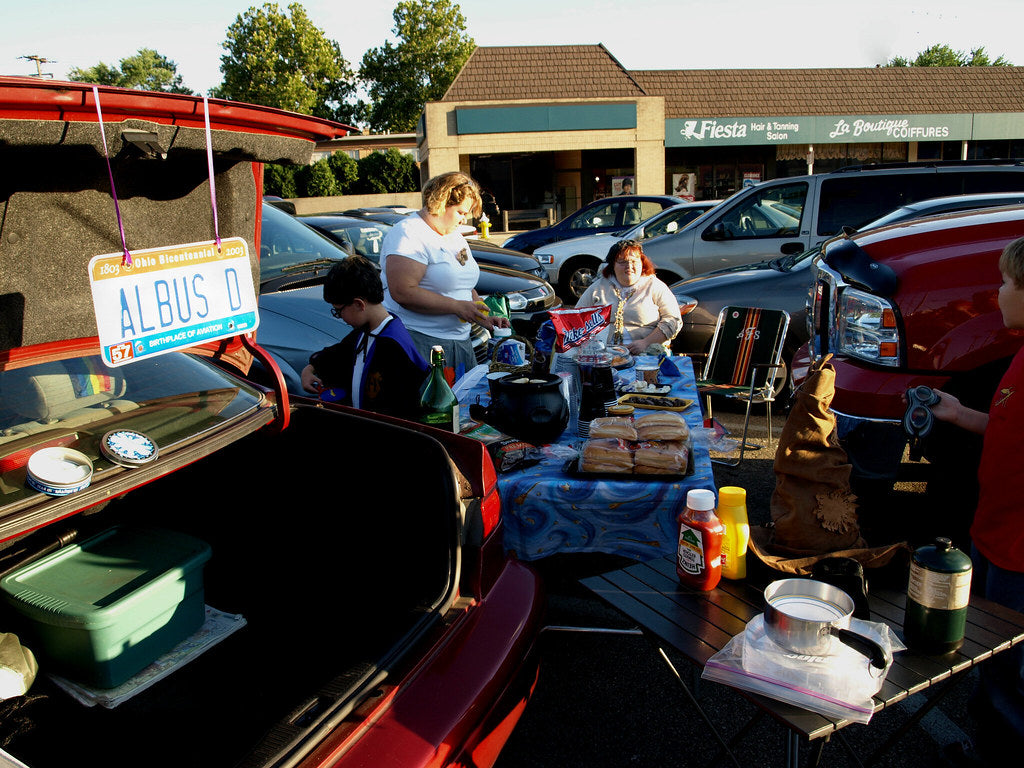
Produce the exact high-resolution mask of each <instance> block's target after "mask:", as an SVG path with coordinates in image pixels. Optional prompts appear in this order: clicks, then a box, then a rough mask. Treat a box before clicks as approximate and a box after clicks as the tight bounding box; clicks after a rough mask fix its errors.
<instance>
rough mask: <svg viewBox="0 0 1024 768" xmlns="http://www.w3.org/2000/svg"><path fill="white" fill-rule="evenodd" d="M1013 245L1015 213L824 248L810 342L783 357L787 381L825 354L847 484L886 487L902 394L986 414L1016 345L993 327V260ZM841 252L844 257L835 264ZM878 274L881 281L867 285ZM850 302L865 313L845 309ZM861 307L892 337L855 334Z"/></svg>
mask: <svg viewBox="0 0 1024 768" xmlns="http://www.w3.org/2000/svg"><path fill="white" fill-rule="evenodd" d="M1022 235H1024V208H1021V207H1006V208H996V209H990V210H987V211H983V212H977V213H973V212H972V213H964V214H954V215H949V216H941V217H934V218H929V219H924V220H920V221H913V222H908V223H905V224H901V225H896V226H892V227H883V228H881V229H878V230H873V231H869V232H865V233H863V234H858V235H854V236H852V237H851V238H850V239H849V240H846V239H837V240H833V241H829V242H828V243H826V244H825V246H824V249H823V252H824V256H823V259H822V263H820V264H819V265H818V267H817V272H816V275H815V290H814V294H813V295H814V298H813V301H814V306H813V307H812V311H811V312H810V313H809V318H810V322H811V324H812V327H811V328H810V332H811V340H810V342H809V343H808V344H807V345H805V346H804V347H803V348H802V349H801V350H800V351H799V352H798V353H797V355H796V357H795V358H794V372H796V371H798V370H800V371H806V365H807V362H808V361H809V359H810V357H811V355H814V356H815V357H820V356H821V355H823V354H826V353H829V352H831V353H833V354H834V355H835V357H834V358H833V361H832V362H833V365H834V366H835V370H836V384H835V397H834V399H833V401H832V408H833V411H834V412H835V413H836V416H837V420H838V421H839V433H840V440H841V442H842V444H843V446H844V448H845V449H846V451H847V454H848V455H849V456H850V460H851V463H852V464H853V467H854V471H855V474H857V475H859V476H862V477H867V478H884V479H893V478H895V477H896V474H897V470H898V468H899V463H900V457H902V455H903V450H904V447H905V446H906V441H907V436H906V434H905V432H904V429H903V426H902V419H903V414H904V411H905V410H906V403H905V402H904V400H903V395H904V393H905V392H906V391H907V390H908V389H909V388H911V387H914V386H918V385H927V386H930V387H934V388H940V389H943V390H945V391H949V392H951V393H955V394H957V395H958V396H959V397H961V399H966V400H967V401H969V402H971V403H974V404H975V407H978V408H980V409H982V410H988V403H989V400H990V398H991V395H992V392H993V390H994V388H995V385H996V384H997V382H998V380H999V377H1000V376H1001V375H1002V373H1003V372H1004V371H1005V369H1006V366H1007V365H1008V364H1009V361H1010V359H1011V358H1012V357H1013V355H1014V354H1015V353H1016V352H1017V350H1018V349H1019V348H1020V346H1021V344H1022V343H1024V336H1022V334H1021V332H1019V331H1012V330H1008V329H1007V328H1006V327H1005V326H1004V325H1003V322H1002V316H1001V314H1000V312H999V307H998V304H997V301H996V294H997V291H998V289H999V285H1000V284H1001V283H1002V278H1001V275H1000V272H999V267H998V261H999V255H1000V253H1001V252H1002V250H1003V248H1004V246H1005V245H1006V244H1007V243H1009V242H1010V241H1012V240H1014V239H1016V238H1018V237H1020V236H1022ZM851 244H852V245H851ZM853 246H855V247H856V249H857V251H859V254H858V255H857V256H856V257H853V258H838V252H839V251H840V250H841V249H847V254H849V253H852V252H853ZM830 261H831V262H832V263H830ZM883 272H884V273H887V274H888V276H889V279H888V281H885V280H882V281H878V280H875V279H874V278H873V277H872V275H873V274H874V275H877V274H880V273H883ZM882 283H886V284H885V285H884V286H883V285H882ZM880 286H881V287H880ZM857 297H859V298H861V299H864V300H865V301H866V302H867V304H865V303H863V302H860V301H854V302H853V303H851V298H854V299H856V298H857ZM868 305H870V306H871V307H872V308H882V309H883V311H885V312H888V313H889V314H888V315H887V316H888V317H890V318H891V323H892V328H891V330H890V331H887V332H886V333H887V334H889V335H885V336H884V339H883V334H877V335H876V336H874V337H873V336H872V334H873V333H874V331H873V329H872V328H870V327H868V325H867V324H864V325H863V326H858V322H859V319H858V318H857V317H855V315H856V312H857V311H858V308H859V309H860V310H863V309H864V307H865V306H868ZM844 307H845V309H844ZM850 307H853V309H850ZM868 314H870V313H868ZM862 316H863V315H862ZM872 322H874V321H873V320H872ZM844 323H845V324H846V326H845V327H846V328H847V330H845V331H843V330H841V328H843V327H844ZM877 340H881V341H877ZM876 341H877V343H876ZM883 344H884V345H887V346H885V347H884V354H879V352H878V349H879V348H882V345H883Z"/></svg>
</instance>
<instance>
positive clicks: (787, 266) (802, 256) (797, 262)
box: [771, 245, 821, 272]
mask: <svg viewBox="0 0 1024 768" xmlns="http://www.w3.org/2000/svg"><path fill="white" fill-rule="evenodd" d="M819 253H821V246H820V245H816V246H814V247H813V248H808V249H807V250H806V251H800V252H799V253H793V254H790V255H789V256H780V257H779V258H777V259H772V261H771V266H772V268H773V269H777V270H778V271H779V272H792V271H793V270H794V269H803V268H804V267H807V266H809V265H810V263H811V259H813V258H814V257H815V256H817V255H818V254H819Z"/></svg>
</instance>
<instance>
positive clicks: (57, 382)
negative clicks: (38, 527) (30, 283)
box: [0, 352, 263, 504]
mask: <svg viewBox="0 0 1024 768" xmlns="http://www.w3.org/2000/svg"><path fill="white" fill-rule="evenodd" d="M262 401H263V396H262V394H261V393H260V392H259V391H258V390H256V389H253V388H251V387H250V386H249V385H247V384H245V383H244V382H242V381H240V380H239V379H236V378H235V377H233V376H231V375H230V374H228V373H226V372H225V371H222V370H221V369H219V368H217V367H216V366H214V365H213V364H211V363H210V362H208V361H206V360H204V359H201V358H198V357H193V356H192V355H188V354H185V353H180V352H171V353H168V354H166V355H160V356H158V357H154V358H151V359H146V360H140V361H138V362H135V363H132V364H131V365H125V366H121V367H119V368H108V367H107V366H106V365H104V363H103V361H102V359H101V358H100V357H99V356H98V355H96V356H87V357H73V358H68V359H64V360H51V361H47V362H44V363H39V364H36V365H30V366H25V367H23V368H16V369H12V370H6V371H0V498H2V499H3V502H2V503H3V504H7V503H10V502H11V501H13V500H16V499H18V498H21V497H22V496H23V495H25V494H26V493H33V492H34V491H32V489H30V488H28V487H26V486H25V484H24V475H25V470H24V465H25V462H26V461H27V460H28V456H29V455H31V453H32V452H34V451H35V450H37V449H39V448H41V447H44V446H50V445H59V446H63V447H68V448H74V449H76V450H79V451H82V452H83V453H85V454H86V455H87V456H88V457H89V458H90V459H91V460H92V461H93V463H94V465H95V466H96V469H97V470H100V469H102V468H103V467H104V466H109V462H108V461H107V460H106V459H104V458H103V457H102V456H101V455H100V453H99V443H100V439H101V438H102V437H103V435H104V434H106V433H107V432H109V431H110V430H113V429H128V430H134V431H136V432H142V433H143V434H145V435H147V436H148V437H149V438H150V439H152V440H153V441H154V442H155V443H156V444H157V446H158V448H159V450H160V451H161V453H162V452H164V451H165V450H167V449H169V448H171V447H172V446H174V445H175V444H177V443H180V442H181V441H183V440H191V439H194V438H195V437H196V436H198V435H200V434H202V433H204V432H207V431H209V430H211V429H216V428H217V427H220V426H223V425H225V424H226V423H228V422H230V421H232V420H234V419H236V418H238V417H239V416H241V415H243V414H245V413H248V412H250V411H251V410H252V409H254V408H256V407H258V406H259V404H260V403H261V402H262Z"/></svg>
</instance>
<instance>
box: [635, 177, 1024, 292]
mask: <svg viewBox="0 0 1024 768" xmlns="http://www.w3.org/2000/svg"><path fill="white" fill-rule="evenodd" d="M1019 190H1024V161H1014V160H1007V161H997V160H994V161H962V162H957V161H953V162H948V161H947V162H935V163H900V164H886V165H874V166H852V167H849V168H843V169H840V170H837V171H833V172H831V173H822V174H815V175H813V176H791V177H786V178H780V179H772V180H771V181H765V182H762V183H761V184H757V185H755V186H753V187H748V188H747V189H744V190H741V191H740V192H737V193H736V194H735V195H733V196H732V197H730V198H729V199H727V200H726V201H725V202H723V203H720V204H719V205H718V206H717V207H716V208H715V209H714V210H713V211H712V212H710V213H709V214H707V215H705V216H702V217H701V218H700V219H698V220H697V221H695V222H693V223H692V224H690V225H689V226H686V227H684V228H683V229H680V230H678V231H676V232H674V233H671V234H666V235H662V236H661V237H655V238H652V239H650V240H648V241H646V242H645V243H644V252H645V253H646V254H647V256H648V257H649V258H650V259H651V261H653V262H654V265H655V267H656V268H657V270H658V275H659V277H661V279H662V280H664V281H665V282H667V283H669V284H671V283H673V282H676V281H678V280H683V279H686V278H689V277H692V276H694V275H699V274H703V273H705V272H711V271H713V270H716V269H722V268H724V267H732V266H736V265H740V264H750V263H752V262H756V261H766V260H768V259H774V258H776V257H778V256H783V255H787V254H792V253H800V252H802V251H805V250H807V249H808V248H811V247H813V246H815V245H819V244H821V243H823V242H824V241H825V240H827V239H828V238H830V237H832V236H834V235H837V234H839V233H840V232H841V231H842V229H843V228H844V227H849V228H851V229H857V228H859V227H861V226H863V225H864V224H866V223H868V222H870V221H873V220H874V219H877V218H878V217H879V216H882V215H883V214H885V213H888V212H889V211H891V210H893V209H895V208H898V207H900V206H901V205H906V204H907V203H912V202H914V201H917V200H925V199H928V198H933V197H940V196H946V195H960V194H967V193H975V192H1012V191H1019Z"/></svg>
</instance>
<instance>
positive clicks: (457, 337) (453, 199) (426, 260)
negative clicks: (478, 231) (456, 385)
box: [380, 172, 508, 375]
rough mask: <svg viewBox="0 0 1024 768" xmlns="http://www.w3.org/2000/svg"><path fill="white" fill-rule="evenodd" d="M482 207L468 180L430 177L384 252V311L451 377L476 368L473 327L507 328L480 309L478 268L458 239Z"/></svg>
mask: <svg viewBox="0 0 1024 768" xmlns="http://www.w3.org/2000/svg"><path fill="white" fill-rule="evenodd" d="M481 207H482V204H481V200H480V188H479V187H478V186H477V184H476V182H475V181H473V179H472V178H470V177H469V176H468V175H466V174H464V173H460V172H453V173H445V174H442V175H440V176H435V177H434V178H432V179H431V180H430V181H428V182H427V183H426V185H425V186H424V188H423V208H421V209H420V210H419V211H418V212H417V213H415V214H410V215H409V216H406V217H405V218H404V219H403V220H402V221H400V222H399V223H398V224H396V225H395V226H394V227H392V228H391V230H390V231H389V232H388V233H387V235H385V237H384V242H383V244H382V245H381V260H380V263H381V268H382V270H383V274H382V278H383V282H384V306H385V307H387V309H388V311H390V312H391V313H392V314H394V315H396V316H398V317H400V318H401V319H402V322H403V323H405V327H406V328H407V329H408V330H409V333H410V335H411V336H412V338H413V342H414V343H415V344H416V348H417V349H419V351H420V354H422V355H423V356H424V357H425V358H426V359H427V360H429V359H430V348H431V347H432V346H434V345H438V344H439V345H441V347H443V348H444V351H445V364H446V367H451V368H454V369H455V371H456V375H459V371H460V370H461V371H463V372H464V371H468V370H469V369H470V368H472V367H474V366H475V365H476V358H475V356H474V354H473V345H472V343H471V342H470V326H469V324H470V323H478V324H479V325H482V326H483V327H484V328H486V329H487V330H492V329H493V328H494V326H495V325H507V324H508V320H506V319H504V318H498V319H492V318H490V317H488V316H487V315H485V314H484V313H483V312H481V311H480V307H479V306H477V304H476V302H477V301H479V299H480V297H479V295H478V294H477V292H476V283H477V280H478V279H479V277H480V267H479V266H477V263H476V261H475V260H474V259H473V254H472V253H471V252H470V250H469V243H467V242H466V238H465V237H463V236H462V234H461V233H460V232H459V231H458V229H459V226H460V225H462V224H464V223H465V222H466V220H467V219H468V218H470V217H471V216H479V215H480V211H481Z"/></svg>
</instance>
